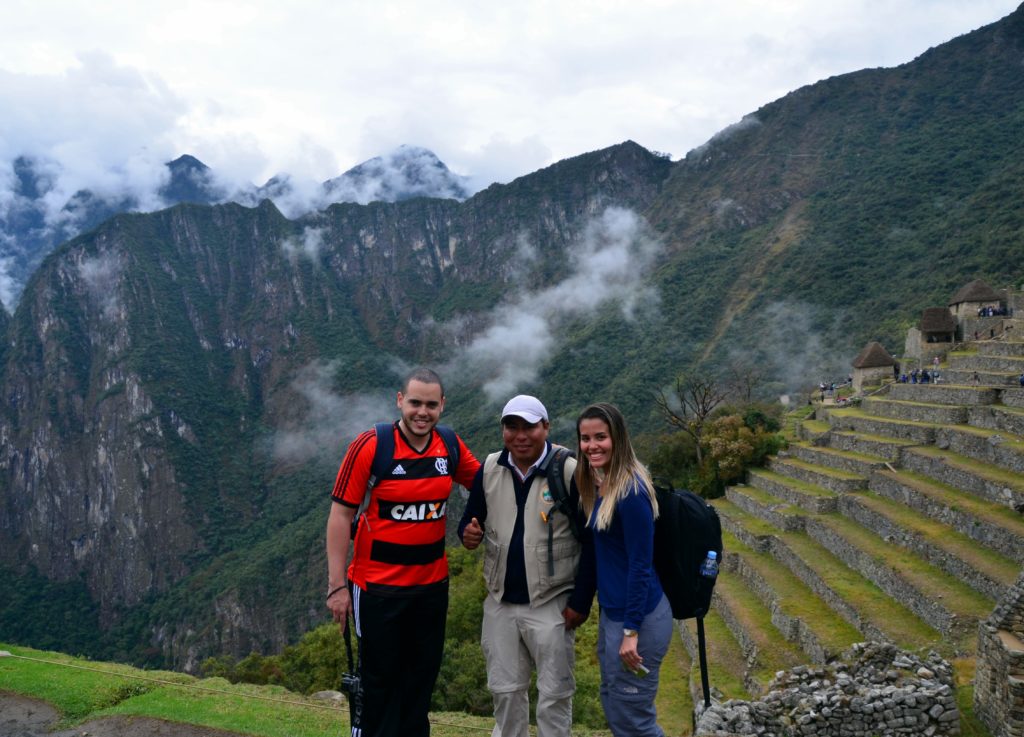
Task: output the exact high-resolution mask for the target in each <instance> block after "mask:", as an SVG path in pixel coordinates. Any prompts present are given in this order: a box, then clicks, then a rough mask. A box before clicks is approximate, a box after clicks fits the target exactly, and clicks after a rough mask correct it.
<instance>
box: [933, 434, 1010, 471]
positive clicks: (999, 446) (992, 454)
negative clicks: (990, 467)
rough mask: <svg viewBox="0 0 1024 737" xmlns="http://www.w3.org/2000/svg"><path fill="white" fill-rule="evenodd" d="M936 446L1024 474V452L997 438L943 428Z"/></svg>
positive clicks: (937, 438)
mask: <svg viewBox="0 0 1024 737" xmlns="http://www.w3.org/2000/svg"><path fill="white" fill-rule="evenodd" d="M935 445H937V446H938V447H939V448H942V449H943V450H945V449H947V448H948V449H949V450H951V451H953V452H954V453H959V454H960V455H962V456H967V457H968V458H974V459H975V460H978V461H985V462H987V463H993V464H995V465H997V466H999V467H1000V468H1003V469H1005V470H1007V471H1013V472H1014V473H1020V474H1024V452H1021V451H1020V450H1018V449H1017V448H1015V447H1012V446H1009V445H1006V444H1005V443H1004V442H1002V441H1001V439H1000V438H998V437H996V436H987V437H986V436H981V435H975V434H974V433H971V432H964V431H962V430H959V429H957V428H955V427H942V428H939V429H938V430H937V431H936V433H935Z"/></svg>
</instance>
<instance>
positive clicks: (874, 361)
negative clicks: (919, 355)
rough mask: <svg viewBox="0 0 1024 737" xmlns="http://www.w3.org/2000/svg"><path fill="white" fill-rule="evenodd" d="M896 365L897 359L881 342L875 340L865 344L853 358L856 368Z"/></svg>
mask: <svg viewBox="0 0 1024 737" xmlns="http://www.w3.org/2000/svg"><path fill="white" fill-rule="evenodd" d="M895 365H896V359H895V358H893V357H892V356H891V355H889V351H887V350H885V348H884V347H883V346H882V344H881V343H879V342H878V341H877V340H873V341H871V342H870V343H868V344H867V345H866V346H864V349H863V350H862V351H861V352H860V353H858V354H857V357H856V358H855V359H853V367H854V368H855V369H869V368H881V367H883V366H886V367H892V366H895Z"/></svg>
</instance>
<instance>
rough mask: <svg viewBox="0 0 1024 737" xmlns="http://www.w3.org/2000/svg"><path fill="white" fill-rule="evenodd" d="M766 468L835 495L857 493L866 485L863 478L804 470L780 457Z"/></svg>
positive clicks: (773, 459) (774, 459)
mask: <svg viewBox="0 0 1024 737" xmlns="http://www.w3.org/2000/svg"><path fill="white" fill-rule="evenodd" d="M768 467H769V468H771V470H773V471H775V472H776V473H778V474H781V475H783V476H789V477H790V478H794V479H796V480H797V481H803V482H804V483H805V484H814V485H815V486H820V487H821V488H823V489H828V490H829V491H834V492H835V493H837V494H846V493H849V492H853V491H857V490H858V489H863V488H864V487H865V486H866V485H867V482H866V480H865V479H863V478H846V477H841V476H833V475H831V474H829V473H828V472H827V471H824V470H823V471H816V470H813V469H810V468H804V467H803V466H799V465H797V464H796V463H789V462H787V460H786V459H785V458H782V457H781V456H776V457H774V458H772V459H771V461H770V462H769V466H768Z"/></svg>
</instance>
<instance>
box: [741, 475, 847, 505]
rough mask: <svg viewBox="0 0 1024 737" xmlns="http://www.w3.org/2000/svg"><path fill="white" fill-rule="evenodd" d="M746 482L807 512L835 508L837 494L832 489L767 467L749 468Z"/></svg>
mask: <svg viewBox="0 0 1024 737" xmlns="http://www.w3.org/2000/svg"><path fill="white" fill-rule="evenodd" d="M747 482H748V483H749V484H750V486H753V487H754V488H757V489H762V490H764V491H767V492H768V493H769V494H772V495H773V496H777V497H778V498H779V499H781V500H783V501H785V502H789V503H790V504H795V505H797V506H799V507H801V508H803V509H806V510H807V511H809V512H832V511H835V509H836V508H837V507H836V498H837V495H836V493H835V492H834V491H829V490H828V489H823V488H821V487H820V486H816V485H815V484H809V483H807V482H806V481H800V480H799V479H795V478H792V477H790V476H783V475H782V474H779V473H775V472H774V471H772V470H770V469H767V468H751V469H749V470H748V471H747Z"/></svg>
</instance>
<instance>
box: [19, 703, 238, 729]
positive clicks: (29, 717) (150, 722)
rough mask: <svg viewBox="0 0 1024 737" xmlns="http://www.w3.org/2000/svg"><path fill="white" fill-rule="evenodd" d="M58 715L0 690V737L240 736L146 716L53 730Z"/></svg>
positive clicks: (101, 720)
mask: <svg viewBox="0 0 1024 737" xmlns="http://www.w3.org/2000/svg"><path fill="white" fill-rule="evenodd" d="M59 718H60V715H59V714H58V713H57V710H56V709H54V708H53V707H52V706H50V705H49V704H47V703H46V702H45V701H38V700H36V699H30V698H27V697H25V696H18V695H16V694H7V693H0V737H241V735H239V734H238V733H236V732H225V731H223V730H220V729H212V728H210V727H196V726H194V725H191V724H180V723H178V722H165V721H163V720H162V719H150V718H149V717H121V716H118V717H104V718H103V719H94V720H92V721H88V722H84V723H82V724H79V725H78V726H76V727H74V728H73V729H68V730H64V731H61V732H52V731H50V730H52V729H53V727H54V725H55V724H56V723H57V720H58V719H59Z"/></svg>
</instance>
